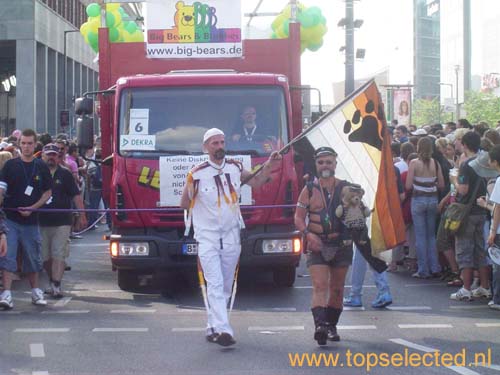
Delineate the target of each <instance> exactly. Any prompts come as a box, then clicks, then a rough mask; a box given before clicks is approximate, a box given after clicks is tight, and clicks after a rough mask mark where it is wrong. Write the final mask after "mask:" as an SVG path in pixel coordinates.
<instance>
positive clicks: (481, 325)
mask: <svg viewBox="0 0 500 375" xmlns="http://www.w3.org/2000/svg"><path fill="white" fill-rule="evenodd" d="M476 327H478V328H500V323H476Z"/></svg>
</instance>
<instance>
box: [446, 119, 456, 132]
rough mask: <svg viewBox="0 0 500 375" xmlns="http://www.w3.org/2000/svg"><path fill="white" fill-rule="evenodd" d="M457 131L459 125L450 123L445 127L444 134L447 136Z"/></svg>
mask: <svg viewBox="0 0 500 375" xmlns="http://www.w3.org/2000/svg"><path fill="white" fill-rule="evenodd" d="M455 130H457V124H455V123H454V122H453V121H448V122H447V123H446V124H445V126H444V132H445V133H446V134H451V133H453V132H454V131H455Z"/></svg>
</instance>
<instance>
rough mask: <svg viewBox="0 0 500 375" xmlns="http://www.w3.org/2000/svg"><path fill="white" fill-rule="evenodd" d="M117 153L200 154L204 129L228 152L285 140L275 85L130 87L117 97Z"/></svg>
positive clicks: (259, 151)
mask: <svg viewBox="0 0 500 375" xmlns="http://www.w3.org/2000/svg"><path fill="white" fill-rule="evenodd" d="M120 101H121V103H120V124H119V142H118V144H119V152H120V154H121V155H124V156H127V157H155V156H160V155H174V154H201V153H202V139H203V134H204V133H205V131H207V130H208V129H210V128H213V127H216V128H219V129H221V130H222V131H223V132H224V133H225V135H226V138H225V140H226V150H227V152H228V153H229V154H250V155H255V156H260V155H262V156H264V155H268V154H270V153H271V152H272V151H274V150H279V149H280V148H281V147H283V146H284V145H285V144H286V143H287V142H288V130H287V116H286V105H285V98H284V94H283V89H282V88H281V87H277V86H258V87H256V86H231V87H227V86H225V87H206V86H205V87H189V88H180V87H174V88H172V87H160V88H130V89H125V90H123V91H122V95H121V99H120Z"/></svg>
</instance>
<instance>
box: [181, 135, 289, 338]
mask: <svg viewBox="0 0 500 375" xmlns="http://www.w3.org/2000/svg"><path fill="white" fill-rule="evenodd" d="M224 138H225V137H224V133H223V132H222V131H221V130H220V129H217V128H212V129H209V130H207V131H206V132H205V134H204V136H203V149H204V151H205V152H206V153H208V157H209V159H208V161H206V162H203V163H201V164H199V165H197V166H196V167H194V168H193V169H192V170H191V171H190V172H189V173H188V176H187V183H186V185H185V187H184V190H183V193H182V198H181V202H180V206H181V207H182V208H184V209H186V210H189V213H188V222H189V223H190V219H191V218H192V223H193V229H194V238H195V239H196V241H197V242H198V257H199V260H200V264H201V268H202V270H203V274H204V277H205V280H206V281H207V294H208V306H207V314H208V323H207V336H206V339H207V341H208V342H213V343H217V344H219V345H222V346H230V345H234V344H235V343H236V341H235V340H234V338H233V335H234V333H233V329H232V328H231V325H230V324H229V317H228V313H227V305H228V301H229V298H230V296H231V289H232V286H233V279H234V273H235V269H236V266H237V264H238V260H239V257H240V253H241V244H240V230H241V228H242V227H243V226H244V224H243V219H242V217H241V213H240V208H239V198H240V186H241V185H240V184H241V181H245V180H246V182H247V183H248V185H250V186H252V187H259V186H261V185H263V184H264V183H266V182H268V181H270V179H271V171H272V170H273V169H275V168H276V167H277V166H278V165H280V164H281V159H282V157H281V155H280V154H279V153H278V152H273V153H272V154H271V155H270V157H269V159H268V161H267V162H266V163H265V165H264V167H263V169H262V170H261V173H259V174H256V175H255V176H254V177H253V178H251V179H248V178H249V177H250V176H251V173H250V172H248V171H246V170H245V169H243V166H242V165H241V163H239V162H237V161H234V160H231V159H227V158H226V157H225V139H224ZM198 192H203V193H198ZM187 225H189V224H187Z"/></svg>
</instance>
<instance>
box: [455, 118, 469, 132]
mask: <svg viewBox="0 0 500 375" xmlns="http://www.w3.org/2000/svg"><path fill="white" fill-rule="evenodd" d="M460 128H463V129H469V130H472V125H471V123H470V122H469V121H468V120H467V119H465V118H461V119H458V121H457V129H460Z"/></svg>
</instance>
